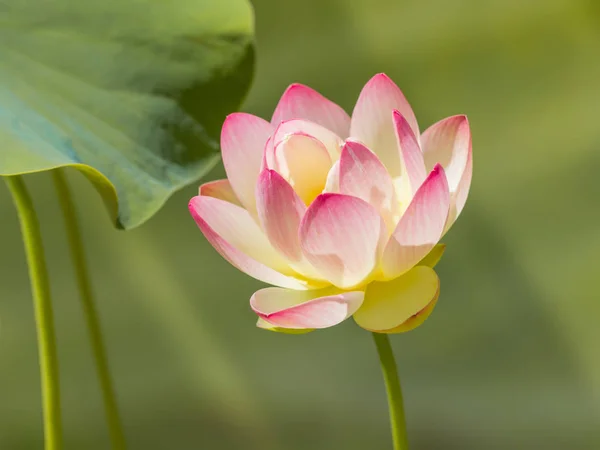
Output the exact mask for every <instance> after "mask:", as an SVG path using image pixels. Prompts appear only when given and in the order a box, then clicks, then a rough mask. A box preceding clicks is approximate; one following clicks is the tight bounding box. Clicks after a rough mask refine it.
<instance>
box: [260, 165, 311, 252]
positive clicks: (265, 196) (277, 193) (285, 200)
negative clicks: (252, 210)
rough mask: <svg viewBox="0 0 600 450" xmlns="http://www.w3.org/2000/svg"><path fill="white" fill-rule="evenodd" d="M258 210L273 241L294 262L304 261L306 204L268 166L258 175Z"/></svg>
mask: <svg viewBox="0 0 600 450" xmlns="http://www.w3.org/2000/svg"><path fill="white" fill-rule="evenodd" d="M256 210H257V211H258V217H259V219H260V223H261V225H262V228H263V230H265V233H266V234H267V237H268V238H269V241H270V242H271V244H272V245H273V247H275V248H276V249H277V250H279V251H280V252H281V253H282V254H283V255H285V256H286V257H287V258H288V259H289V260H290V261H295V262H297V261H301V260H302V259H303V258H304V257H303V255H302V250H301V248H300V239H299V237H298V228H299V227H300V221H301V220H302V217H303V216H304V213H305V212H306V205H305V204H304V203H303V202H302V200H301V199H300V197H298V195H297V194H296V193H295V192H294V189H293V188H292V187H291V186H290V185H289V183H288V182H287V181H285V180H284V179H283V177H282V176H281V175H279V174H278V173H277V172H275V171H274V170H270V169H266V170H263V172H262V173H261V174H260V176H259V177H258V184H257V186H256Z"/></svg>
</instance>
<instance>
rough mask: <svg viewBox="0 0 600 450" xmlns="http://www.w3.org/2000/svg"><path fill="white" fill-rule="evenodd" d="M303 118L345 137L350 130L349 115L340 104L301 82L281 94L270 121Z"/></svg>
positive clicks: (275, 123) (278, 121)
mask: <svg viewBox="0 0 600 450" xmlns="http://www.w3.org/2000/svg"><path fill="white" fill-rule="evenodd" d="M291 119H304V120H310V121H311V122H315V123H318V124H319V125H322V126H324V127H325V128H327V129H329V130H331V131H333V132H334V133H336V134H337V135H338V136H341V137H342V138H346V137H347V136H348V132H349V130H350V117H349V116H348V114H347V113H346V111H344V110H343V109H342V108H341V107H340V106H338V105H336V104H335V103H333V102H332V101H331V100H329V99H327V98H325V97H323V96H322V95H321V94H319V93H318V92H317V91H315V90H313V89H311V88H309V87H307V86H304V85H302V84H292V85H291V86H290V87H288V88H287V89H286V91H285V92H284V93H283V95H282V96H281V99H280V100H279V103H278V104H277V108H275V112H274V113H273V119H271V123H272V124H274V125H278V124H279V123H280V122H283V121H284V120H291Z"/></svg>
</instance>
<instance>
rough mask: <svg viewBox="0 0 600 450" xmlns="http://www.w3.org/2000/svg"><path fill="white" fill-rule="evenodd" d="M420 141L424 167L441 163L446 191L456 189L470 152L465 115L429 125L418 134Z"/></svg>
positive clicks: (429, 167)
mask: <svg viewBox="0 0 600 450" xmlns="http://www.w3.org/2000/svg"><path fill="white" fill-rule="evenodd" d="M421 143H422V148H423V156H424V158H425V166H426V167H427V168H428V169H429V170H431V168H433V166H435V165H436V164H441V165H442V166H443V167H444V170H445V171H446V177H447V178H448V186H449V187H450V192H452V193H454V192H456V190H457V189H458V185H459V184H460V180H461V179H462V176H463V173H465V170H466V168H467V161H468V159H469V154H470V153H471V130H470V128H469V121H468V119H467V116H452V117H448V118H446V119H444V120H441V121H439V122H437V123H435V124H433V125H432V126H430V127H429V128H427V130H425V132H424V133H423V135H422V136H421ZM463 205H464V203H463Z"/></svg>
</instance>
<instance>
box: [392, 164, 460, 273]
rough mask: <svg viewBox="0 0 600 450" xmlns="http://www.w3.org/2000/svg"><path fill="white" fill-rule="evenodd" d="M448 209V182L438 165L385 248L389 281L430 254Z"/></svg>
mask: <svg viewBox="0 0 600 450" xmlns="http://www.w3.org/2000/svg"><path fill="white" fill-rule="evenodd" d="M449 208H450V194H449V192H448V182H447V180H446V175H445V174H444V169H443V168H442V166H440V165H439V164H438V165H436V166H435V167H434V169H433V170H432V171H431V173H430V174H429V176H428V177H427V179H426V180H425V181H424V182H423V184H422V185H421V187H420V188H419V190H418V191H417V192H416V194H415V196H414V197H413V199H412V201H411V203H410V205H408V208H407V209H406V211H405V212H404V214H403V215H402V217H401V218H400V221H399V222H398V225H397V226H396V230H395V231H394V233H393V234H392V236H391V237H390V240H389V241H388V243H387V245H386V247H385V250H384V252H383V257H382V261H381V262H382V269H383V273H384V276H385V277H386V278H387V279H393V278H396V277H398V276H399V275H402V274H403V273H405V272H407V271H408V270H410V269H411V268H412V267H413V266H414V265H415V264H417V263H418V262H419V261H420V260H421V259H422V258H424V257H425V255H427V254H428V253H429V252H430V251H431V249H432V248H433V247H434V246H435V244H437V242H438V241H439V240H440V238H441V236H442V232H443V231H444V225H445V224H446V219H447V217H448V210H449Z"/></svg>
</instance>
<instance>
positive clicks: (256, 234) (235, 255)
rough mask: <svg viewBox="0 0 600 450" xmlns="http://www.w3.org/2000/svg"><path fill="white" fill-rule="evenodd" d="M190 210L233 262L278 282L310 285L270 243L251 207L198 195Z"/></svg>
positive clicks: (296, 286)
mask: <svg viewBox="0 0 600 450" xmlns="http://www.w3.org/2000/svg"><path fill="white" fill-rule="evenodd" d="M189 210H190V213H191V214H192V217H193V218H194V220H195V221H196V223H197V224H198V227H199V228H200V230H201V231H202V233H203V234H204V236H205V237H206V239H208V241H209V242H210V243H211V244H212V246H213V247H214V248H215V249H216V250H217V251H218V252H219V253H220V254H221V256H223V258H225V259H226V260H227V261H229V262H230V263H231V264H232V265H233V266H235V267H237V268H238V269H239V270H241V271H242V272H245V273H247V274H248V275H250V276H251V277H254V278H256V279H258V280H261V281H264V282H266V283H269V284H274V285H276V286H283V287H289V288H292V289H307V285H306V283H305V282H303V281H301V280H298V279H296V278H294V276H293V275H294V274H293V271H292V270H291V269H290V268H289V266H288V264H287V262H286V261H285V260H284V259H283V257H282V256H281V255H279V254H278V253H277V251H276V250H275V249H274V248H273V247H272V246H271V244H270V243H269V241H268V240H267V238H266V236H265V235H264V234H263V232H262V230H261V229H260V228H259V227H258V225H257V224H256V222H255V221H254V220H253V219H252V217H251V216H250V214H249V213H248V211H246V210H245V209H243V208H240V207H239V206H236V205H234V204H232V203H228V202H226V201H223V200H219V199H217V198H212V197H203V196H197V197H194V198H192V199H191V200H190V203H189Z"/></svg>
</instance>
